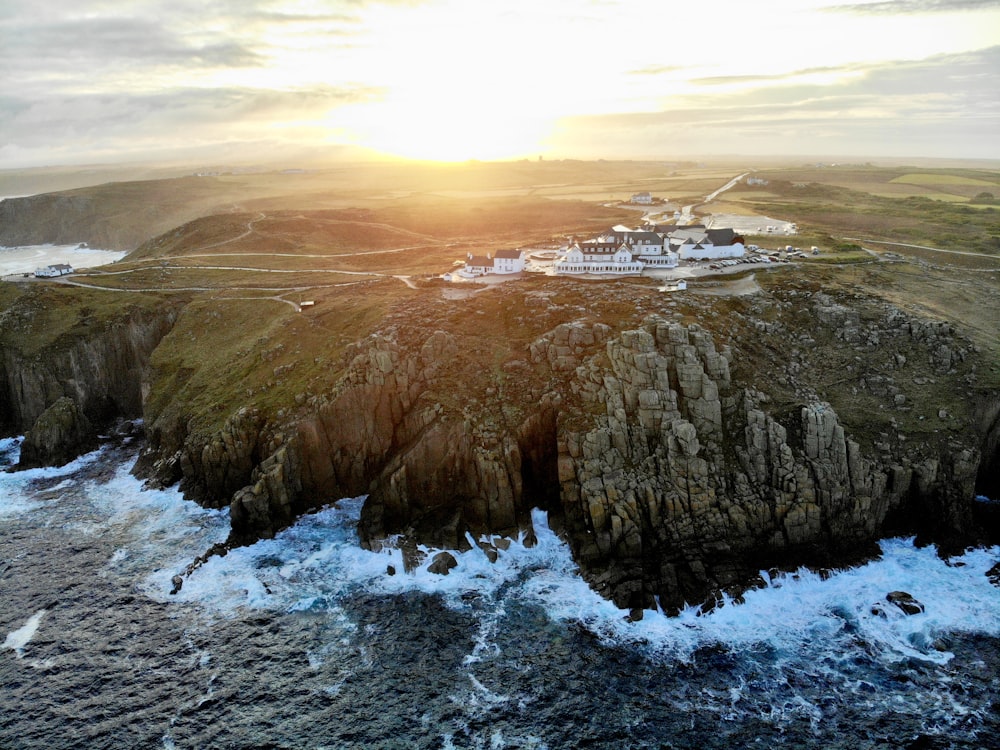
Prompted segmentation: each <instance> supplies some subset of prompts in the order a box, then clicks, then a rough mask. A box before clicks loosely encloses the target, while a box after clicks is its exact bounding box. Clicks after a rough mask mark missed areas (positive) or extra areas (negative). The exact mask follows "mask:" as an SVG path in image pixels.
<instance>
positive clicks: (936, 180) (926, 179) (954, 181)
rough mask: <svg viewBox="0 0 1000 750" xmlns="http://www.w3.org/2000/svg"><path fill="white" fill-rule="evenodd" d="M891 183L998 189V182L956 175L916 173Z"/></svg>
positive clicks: (905, 175)
mask: <svg viewBox="0 0 1000 750" xmlns="http://www.w3.org/2000/svg"><path fill="white" fill-rule="evenodd" d="M889 182H903V183H907V184H910V185H973V186H976V187H996V186H997V185H998V182H997V181H996V180H982V179H976V178H973V177H962V176H960V175H956V174H939V173H926V172H916V173H911V174H904V175H902V176H901V177H894V178H893V179H891V180H889Z"/></svg>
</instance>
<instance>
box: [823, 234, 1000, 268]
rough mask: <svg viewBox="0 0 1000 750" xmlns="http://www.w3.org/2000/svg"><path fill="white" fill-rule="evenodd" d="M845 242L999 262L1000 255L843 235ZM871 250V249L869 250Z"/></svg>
mask: <svg viewBox="0 0 1000 750" xmlns="http://www.w3.org/2000/svg"><path fill="white" fill-rule="evenodd" d="M842 239H843V240H845V241H846V242H868V243H870V244H872V245H892V246H893V247H912V248H913V249H914V250H930V251H931V252H934V253H950V254H952V255H971V256H973V257H976V258H990V259H991V260H995V261H998V262H1000V256H997V255H990V254H989V253H973V252H970V251H968V250H945V249H943V248H940V247H927V246H926V245H908V244H907V243H905V242H885V241H884V240H863V239H859V238H857V237H843V238H842ZM869 252H871V251H869Z"/></svg>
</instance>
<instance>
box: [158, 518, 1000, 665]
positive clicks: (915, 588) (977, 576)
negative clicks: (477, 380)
mask: <svg viewBox="0 0 1000 750" xmlns="http://www.w3.org/2000/svg"><path fill="white" fill-rule="evenodd" d="M362 503H363V499H361V498H355V499H351V500H343V501H341V502H340V503H338V504H337V506H336V507H331V508H326V509H324V510H322V511H320V512H318V513H316V514H313V515H310V516H307V517H304V518H302V519H300V520H299V521H298V523H297V524H296V525H295V526H293V527H291V528H289V529H286V530H285V531H283V532H281V533H280V534H278V535H277V537H276V538H275V539H271V540H265V541H261V542H257V543H256V544H254V545H251V546H249V547H246V548H242V549H237V550H233V551H232V552H230V553H229V554H228V555H227V556H226V557H216V558H212V559H211V560H210V561H209V562H208V563H206V564H205V565H203V566H202V567H201V568H199V569H198V570H197V571H195V572H194V573H193V574H192V575H191V576H190V577H189V578H188V580H187V581H186V582H185V584H184V588H183V590H182V592H180V594H178V595H177V597H172V598H176V599H180V600H185V601H200V602H202V603H204V604H207V605H209V606H211V607H213V608H216V609H218V610H219V611H223V612H227V613H229V614H235V613H236V612H237V611H238V610H239V609H241V608H244V607H251V608H265V609H274V610H284V611H299V610H313V611H316V610H321V611H327V612H336V611H338V610H339V607H338V602H339V601H340V600H341V599H342V597H343V596H345V595H349V594H350V593H352V592H355V591H360V590H364V591H368V592H373V593H384V594H396V593H402V592H407V591H420V592H424V593H428V594H438V595H441V596H442V597H443V598H444V600H445V601H446V602H447V603H448V604H449V605H450V606H453V607H457V608H463V607H469V606H470V605H469V604H468V603H467V599H468V596H469V595H470V594H474V595H475V596H474V598H475V600H476V601H477V602H478V603H479V608H478V610H477V611H478V612H479V616H480V617H481V618H482V619H481V621H480V626H479V628H478V632H477V634H476V635H475V636H474V643H475V646H474V649H473V651H472V653H470V654H469V655H468V656H467V657H466V663H467V664H468V665H472V664H475V663H476V662H479V661H482V660H488V659H489V658H491V657H492V656H495V655H496V646H495V644H494V635H495V633H496V630H497V628H498V627H499V626H500V623H501V621H502V619H503V617H504V615H505V612H504V606H505V602H506V601H509V600H511V599H519V600H521V601H527V602H535V603H537V604H539V605H541V606H542V607H544V609H545V610H546V612H548V614H549V616H550V617H552V618H553V619H557V620H562V621H576V622H580V623H582V624H583V625H585V626H586V627H587V628H589V629H590V630H591V631H593V632H594V633H596V634H598V635H599V636H600V637H601V638H603V639H606V640H607V641H609V642H618V643H628V642H631V643H634V644H637V645H641V646H643V647H644V648H650V649H651V650H652V651H653V652H656V653H659V654H661V655H663V656H667V657H670V658H679V659H687V658H689V657H690V656H691V654H692V653H693V652H694V651H696V650H697V649H698V648H701V647H704V646H706V645H711V644H723V645H725V646H727V647H729V648H733V649H752V648H768V649H772V650H773V651H774V652H775V653H776V654H778V655H779V656H780V655H781V654H783V653H795V652H800V651H801V650H802V649H805V648H807V647H808V646H809V645H810V644H815V643H817V642H822V641H828V642H830V643H831V644H832V643H834V642H835V641H837V640H838V639H840V640H843V641H845V642H854V641H857V640H858V639H860V640H861V641H863V642H865V643H866V644H867V647H868V648H869V649H870V650H871V651H873V652H874V653H875V654H876V655H877V656H878V657H879V658H881V659H884V660H887V661H890V662H891V661H893V660H902V659H908V658H917V659H921V660H925V661H930V662H937V663H943V662H945V661H947V660H948V659H949V658H950V654H949V653H948V652H947V651H940V650H938V648H937V646H939V644H938V643H937V641H938V638H939V637H940V636H941V635H943V634H946V633H949V632H969V633H984V634H990V635H997V636H1000V597H998V596H997V595H996V588H995V587H993V586H991V584H990V583H989V581H988V579H987V578H986V576H985V575H984V573H985V571H986V570H987V569H989V567H991V566H992V565H993V564H994V563H995V562H996V559H997V557H998V556H1000V549H997V548H994V549H990V550H982V549H980V550H973V551H970V552H968V553H966V554H965V555H963V556H962V557H960V558H956V559H954V560H952V561H951V562H950V563H946V562H944V561H942V560H941V559H940V558H939V557H938V556H937V554H936V552H935V550H934V549H933V548H932V547H928V548H924V549H918V548H916V547H915V546H914V545H913V542H912V540H908V539H890V540H886V541H884V542H882V545H881V546H882V559H881V560H878V561H874V562H871V563H869V564H867V565H863V566H860V567H857V568H853V569H849V570H844V571H840V572H836V573H834V574H833V575H832V576H830V577H829V578H828V579H827V580H821V578H820V576H819V575H817V574H815V573H813V572H811V571H808V570H805V569H803V570H800V571H798V572H796V573H794V574H787V575H780V576H778V577H776V578H775V579H774V580H770V581H769V582H768V585H767V586H766V587H765V588H763V589H760V590H756V591H750V592H747V594H746V595H745V603H743V604H740V605H736V604H733V603H732V602H731V601H727V603H726V604H725V605H724V606H722V607H720V608H719V609H717V610H715V611H713V612H711V613H709V614H707V615H703V614H701V613H700V611H699V610H698V609H697V608H696V607H690V608H687V609H685V610H684V611H683V612H681V614H680V615H679V616H677V617H666V616H664V615H662V614H660V613H658V612H653V611H647V612H646V613H645V617H644V619H643V620H642V621H641V622H637V623H632V622H628V621H627V620H626V617H625V616H626V614H627V613H626V612H625V611H623V610H620V609H618V608H617V607H616V606H615V605H614V604H613V603H611V602H609V601H608V600H606V599H604V598H602V597H601V596H599V595H598V594H596V593H595V592H594V591H593V590H592V589H591V588H590V587H589V586H588V585H587V584H586V582H585V581H584V580H583V579H582V578H581V577H580V575H579V573H578V570H577V568H576V565H575V563H574V562H573V559H572V556H571V554H570V551H569V548H568V546H567V545H566V543H565V542H563V541H562V540H561V539H559V538H558V537H557V536H556V535H555V533H553V532H552V531H551V529H549V527H548V524H547V520H546V516H545V514H544V513H542V512H540V511H535V512H534V513H533V523H534V526H535V530H536V536H537V539H538V543H537V544H536V545H535V546H533V547H526V546H525V545H524V544H523V540H517V541H514V542H513V543H512V544H511V545H510V548H509V549H507V550H500V551H499V553H498V559H497V561H496V562H495V563H491V562H490V561H489V559H488V558H487V557H486V555H485V553H484V552H483V551H482V550H481V549H480V548H479V547H478V546H474V547H473V548H472V549H471V550H469V551H466V552H462V553H457V552H453V553H452V554H453V555H454V557H455V559H456V562H457V563H458V564H457V566H456V567H455V568H454V569H453V570H452V571H451V572H450V574H449V575H447V576H440V575H436V574H433V573H430V572H428V570H427V566H428V564H429V562H430V560H431V559H432V558H433V555H434V553H435V552H436V550H430V549H426V548H423V551H424V552H425V553H426V555H427V557H426V558H425V560H424V563H423V564H422V565H420V566H419V567H417V569H415V570H413V571H412V572H404V566H403V559H402V553H401V551H399V550H398V549H388V550H384V551H381V552H372V551H368V550H365V549H363V548H361V547H360V545H359V544H358V540H357V535H356V533H355V526H356V523H357V519H358V517H359V514H360V510H361V505H362ZM389 566H391V567H393V568H394V569H395V571H396V573H395V575H388V574H387V572H386V571H387V568H388V567H389ZM175 572H176V571H173V570H163V571H159V572H158V573H157V574H155V575H154V576H153V577H152V578H151V579H150V583H151V584H152V585H151V587H150V588H151V591H152V592H153V593H154V594H155V595H156V596H158V597H161V598H164V599H166V598H167V593H168V592H169V590H170V588H171V585H170V577H171V576H172V575H173V574H174V573H175ZM894 590H905V591H907V592H909V593H910V594H912V595H913V596H914V597H915V598H916V599H917V600H919V601H921V602H922V603H923V604H924V605H925V607H926V611H925V612H924V613H922V614H918V615H913V616H906V615H904V614H903V613H902V611H900V610H898V609H897V608H896V607H894V606H892V605H889V604H888V603H887V602H886V601H885V596H886V594H887V593H889V592H890V591H894ZM483 602H486V605H485V606H483ZM874 605H880V606H879V607H878V608H877V609H879V610H880V613H878V614H876V613H873V611H872V610H873V607H874Z"/></svg>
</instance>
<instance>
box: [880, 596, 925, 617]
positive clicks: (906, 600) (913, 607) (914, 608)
mask: <svg viewBox="0 0 1000 750" xmlns="http://www.w3.org/2000/svg"><path fill="white" fill-rule="evenodd" d="M885 600H886V601H887V602H889V603H890V604H895V605H896V606H897V607H899V609H900V610H902V611H903V613H904V614H907V615H919V614H920V613H921V612H923V611H924V605H923V604H921V603H920V602H918V601H917V600H916V599H914V598H913V596H912V595H911V594H908V593H907V592H905V591H890V592H889V593H888V594H886V595H885Z"/></svg>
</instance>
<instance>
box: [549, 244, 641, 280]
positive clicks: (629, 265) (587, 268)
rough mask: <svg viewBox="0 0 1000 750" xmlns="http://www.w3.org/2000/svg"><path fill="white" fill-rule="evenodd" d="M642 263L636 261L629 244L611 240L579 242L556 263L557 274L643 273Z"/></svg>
mask: <svg viewBox="0 0 1000 750" xmlns="http://www.w3.org/2000/svg"><path fill="white" fill-rule="evenodd" d="M642 266H643V264H642V262H641V261H638V260H636V259H635V258H634V257H633V255H632V250H631V248H630V247H629V245H628V244H627V243H624V242H622V243H620V244H618V243H615V242H614V241H613V240H610V241H609V238H606V237H601V238H598V239H596V240H588V241H587V242H579V243H576V244H574V245H573V246H572V247H570V249H569V251H568V252H567V253H566V255H564V256H563V257H562V258H560V259H559V260H557V261H556V264H555V271H556V273H616V274H633V273H642Z"/></svg>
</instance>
